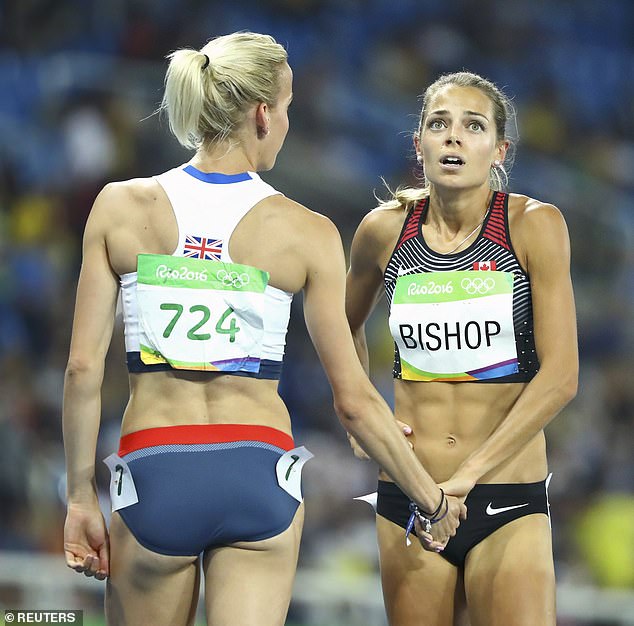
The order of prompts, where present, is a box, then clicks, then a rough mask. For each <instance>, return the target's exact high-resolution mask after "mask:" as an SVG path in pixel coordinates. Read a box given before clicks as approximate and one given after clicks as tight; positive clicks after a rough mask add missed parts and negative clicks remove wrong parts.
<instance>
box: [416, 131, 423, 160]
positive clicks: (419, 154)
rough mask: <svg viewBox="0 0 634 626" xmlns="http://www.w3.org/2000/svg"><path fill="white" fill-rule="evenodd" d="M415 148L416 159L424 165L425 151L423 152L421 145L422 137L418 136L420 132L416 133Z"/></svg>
mask: <svg viewBox="0 0 634 626" xmlns="http://www.w3.org/2000/svg"><path fill="white" fill-rule="evenodd" d="M414 150H416V160H417V161H418V162H419V163H420V165H422V164H423V153H422V149H421V145H420V137H419V136H418V133H416V134H415V135H414Z"/></svg>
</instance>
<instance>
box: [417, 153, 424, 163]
mask: <svg viewBox="0 0 634 626" xmlns="http://www.w3.org/2000/svg"><path fill="white" fill-rule="evenodd" d="M416 160H417V161H418V164H419V165H422V164H423V157H422V156H420V155H419V156H417V157H416Z"/></svg>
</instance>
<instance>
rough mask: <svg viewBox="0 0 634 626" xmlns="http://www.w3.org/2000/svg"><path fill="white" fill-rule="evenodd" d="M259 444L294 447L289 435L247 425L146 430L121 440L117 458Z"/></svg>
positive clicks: (165, 427) (184, 426)
mask: <svg viewBox="0 0 634 626" xmlns="http://www.w3.org/2000/svg"><path fill="white" fill-rule="evenodd" d="M233 441H262V442H264V443H269V444H271V445H273V446H277V447H278V448H281V449H282V450H292V449H293V448H294V447H295V444H294V442H293V438H292V437H291V436H290V435H287V434H286V433H284V432H282V431H281V430H278V429H277V428H271V427H270V426H254V425H251V424H191V425H190V424H188V425H183V426H161V427H159V428H146V429H145V430H138V431H136V432H134V433H130V434H128V435H124V436H123V437H121V442H120V443H119V456H125V455H126V454H130V452H134V451H135V450H141V449H142V448H151V447H153V446H166V445H175V444H176V445H177V444H185V445H187V444H196V443H229V442H233Z"/></svg>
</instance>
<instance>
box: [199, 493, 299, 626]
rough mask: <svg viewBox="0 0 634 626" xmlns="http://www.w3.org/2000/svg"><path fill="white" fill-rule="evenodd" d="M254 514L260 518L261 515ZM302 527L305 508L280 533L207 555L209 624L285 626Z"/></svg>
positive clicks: (206, 581) (205, 572)
mask: <svg viewBox="0 0 634 626" xmlns="http://www.w3.org/2000/svg"><path fill="white" fill-rule="evenodd" d="M253 514H255V515H257V512H254V513H253ZM303 524H304V506H303V504H302V505H300V506H299V508H298V509H297V512H296V513H295V517H294V518H293V521H292V522H291V525H290V526H289V527H288V528H287V529H286V530H285V531H284V532H282V533H280V534H279V535H276V536H275V537H271V538H270V539H264V540H262V541H252V542H246V541H245V542H240V543H236V544H233V545H231V546H222V547H219V548H214V549H213V550H210V551H209V552H208V553H207V554H206V555H205V558H204V561H203V571H204V575H205V606H206V610H207V623H208V624H210V625H213V626H230V625H231V626H233V625H235V624H257V625H258V626H281V625H282V624H284V620H285V618H286V613H287V612H288V605H289V604H290V600H291V593H292V590H293V581H294V580H295V571H296V569H297V557H298V554H299V544H300V539H301V534H302V527H303Z"/></svg>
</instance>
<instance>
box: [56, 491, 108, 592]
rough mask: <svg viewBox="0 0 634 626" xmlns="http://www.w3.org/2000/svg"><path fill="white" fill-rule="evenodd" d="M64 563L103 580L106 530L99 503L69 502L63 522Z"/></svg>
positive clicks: (106, 555) (105, 571)
mask: <svg viewBox="0 0 634 626" xmlns="http://www.w3.org/2000/svg"><path fill="white" fill-rule="evenodd" d="M64 555H65V557H66V565H67V566H68V567H70V568H71V569H74V570H75V571H76V572H79V573H83V574H84V576H88V577H90V576H94V577H95V578H96V579H97V580H104V579H105V578H106V577H107V576H108V575H109V573H110V562H109V561H110V559H109V543H108V531H107V529H106V523H105V521H104V518H103V515H102V513H101V510H100V509H99V505H98V504H97V502H96V501H95V503H94V504H83V503H82V504H72V503H69V504H68V510H67V512H66V522H65V524H64Z"/></svg>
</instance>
